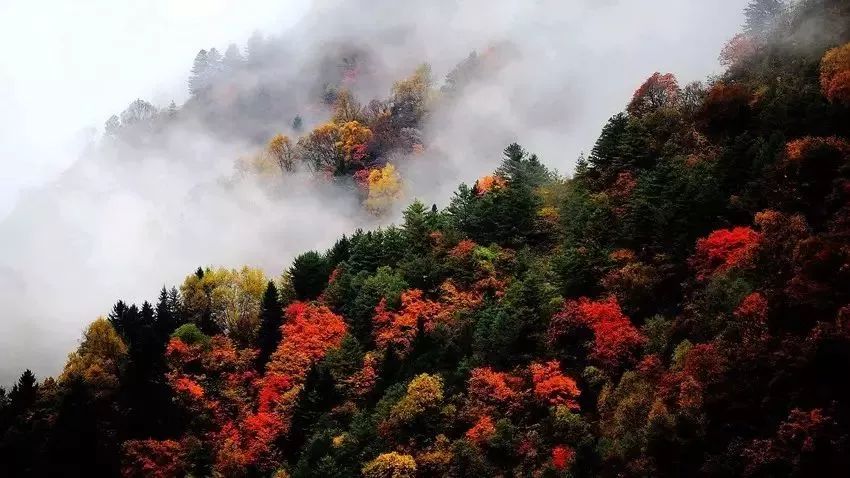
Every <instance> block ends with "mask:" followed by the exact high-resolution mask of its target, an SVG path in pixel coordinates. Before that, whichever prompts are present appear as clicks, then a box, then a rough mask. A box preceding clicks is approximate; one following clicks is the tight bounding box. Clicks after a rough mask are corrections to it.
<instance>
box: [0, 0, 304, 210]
mask: <svg viewBox="0 0 850 478" xmlns="http://www.w3.org/2000/svg"><path fill="white" fill-rule="evenodd" d="M307 5H308V0H143V1H139V0H0V45H2V46H3V53H2V60H1V61H0V218H2V217H3V216H5V215H6V214H7V213H8V211H9V209H10V208H11V207H12V205H13V204H14V201H15V199H16V197H17V196H18V194H19V192H20V191H21V189H22V188H26V187H28V186H35V185H38V184H40V183H42V182H44V181H46V180H49V179H51V178H53V177H55V175H56V174H58V173H59V172H61V171H62V169H63V168H65V167H67V166H68V165H69V164H70V163H71V162H72V161H73V160H74V159H75V157H74V154H73V151H74V145H75V144H79V143H80V142H81V140H82V139H83V138H84V137H85V133H84V131H85V129H86V128H88V127H96V128H101V127H102V125H103V122H104V121H105V120H106V119H107V118H108V117H109V116H110V115H112V114H114V113H119V112H120V111H122V110H123V109H124V108H125V107H126V106H127V105H128V104H129V103H130V101H132V100H134V99H135V98H143V99H147V100H149V101H152V102H153V103H154V104H156V105H158V106H165V105H167V104H168V103H169V102H170V101H171V99H174V100H175V101H177V102H178V104H179V103H180V102H181V100H183V99H184V97H185V95H186V77H187V75H188V71H189V69H190V68H191V65H192V60H193V59H194V56H195V54H196V53H197V51H198V50H199V49H200V48H210V47H213V46H214V47H216V48H218V49H219V50H221V51H222V52H223V51H224V49H226V47H227V45H228V44H229V43H230V42H237V43H238V44H239V45H240V46H244V43H245V40H246V39H247V38H248V37H249V36H250V35H251V33H252V32H253V31H254V30H260V31H263V32H277V31H279V30H281V29H284V28H286V27H287V26H288V25H291V24H292V23H293V22H294V21H296V20H297V19H298V18H300V16H301V15H302V14H303V12H304V11H305V9H306V6H307Z"/></svg>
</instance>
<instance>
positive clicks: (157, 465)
mask: <svg viewBox="0 0 850 478" xmlns="http://www.w3.org/2000/svg"><path fill="white" fill-rule="evenodd" d="M123 451H124V466H123V467H122V468H121V475H122V476H123V477H125V478H173V477H176V476H182V475H183V473H184V472H185V463H184V460H183V447H182V446H180V443H179V442H177V441H174V440H129V441H127V442H124V446H123Z"/></svg>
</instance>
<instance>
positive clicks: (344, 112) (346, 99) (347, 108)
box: [331, 88, 363, 124]
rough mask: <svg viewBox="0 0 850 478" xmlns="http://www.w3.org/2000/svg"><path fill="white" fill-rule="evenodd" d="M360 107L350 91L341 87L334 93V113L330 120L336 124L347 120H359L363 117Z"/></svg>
mask: <svg viewBox="0 0 850 478" xmlns="http://www.w3.org/2000/svg"><path fill="white" fill-rule="evenodd" d="M360 109H361V107H360V103H358V102H357V100H356V99H355V98H354V95H353V94H351V91H349V90H348V89H345V88H343V89H341V90H339V92H338V93H337V94H336V101H335V102H334V114H333V117H332V118H331V121H333V122H334V123H337V124H343V123H348V122H349V121H357V122H359V121H361V120H362V119H363V114H362V113H361V111H360Z"/></svg>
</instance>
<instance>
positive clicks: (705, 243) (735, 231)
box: [690, 227, 761, 280]
mask: <svg viewBox="0 0 850 478" xmlns="http://www.w3.org/2000/svg"><path fill="white" fill-rule="evenodd" d="M760 240H761V235H760V234H759V233H758V232H756V231H754V230H753V229H751V228H749V227H735V228H732V229H720V230H717V231H714V232H712V233H711V234H709V235H708V236H707V237H705V238H703V239H700V240H698V241H697V244H696V251H695V252H694V255H693V257H692V258H691V260H690V264H691V267H693V268H694V270H695V271H696V276H697V279H699V280H704V279H707V278H709V277H711V276H712V275H713V274H715V273H719V272H725V271H728V270H730V269H733V268H735V267H740V266H746V265H747V264H749V263H750V262H751V261H752V259H753V257H754V254H755V253H756V250H757V248H758V245H759V241H760Z"/></svg>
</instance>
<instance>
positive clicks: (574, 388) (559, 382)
mask: <svg viewBox="0 0 850 478" xmlns="http://www.w3.org/2000/svg"><path fill="white" fill-rule="evenodd" d="M529 369H530V371H531V381H532V384H533V386H534V396H536V397H537V398H538V399H539V400H541V401H543V402H544V403H546V404H547V405H549V406H553V407H554V406H558V405H565V406H567V407H569V408H570V409H571V410H578V409H579V405H578V402H577V401H576V399H577V398H578V397H579V395H581V391H580V390H579V389H578V385H577V384H576V381H575V380H573V379H572V378H571V377H568V376H567V375H564V374H563V373H562V372H561V365H560V364H559V363H558V362H557V361H556V360H553V361H551V362H546V363H542V364H541V363H533V364H531V366H530V367H529Z"/></svg>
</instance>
